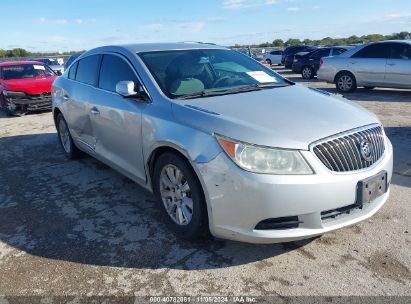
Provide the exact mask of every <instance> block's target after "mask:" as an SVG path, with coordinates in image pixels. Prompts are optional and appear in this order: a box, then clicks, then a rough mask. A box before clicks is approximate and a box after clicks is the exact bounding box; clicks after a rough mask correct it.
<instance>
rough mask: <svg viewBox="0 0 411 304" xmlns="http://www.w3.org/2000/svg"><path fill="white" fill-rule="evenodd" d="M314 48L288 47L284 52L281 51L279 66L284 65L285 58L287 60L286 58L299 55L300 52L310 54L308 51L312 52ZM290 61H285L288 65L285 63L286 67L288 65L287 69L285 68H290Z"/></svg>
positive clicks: (304, 46) (305, 46)
mask: <svg viewBox="0 0 411 304" xmlns="http://www.w3.org/2000/svg"><path fill="white" fill-rule="evenodd" d="M314 48H315V47H312V46H308V45H293V46H289V47H287V48H286V49H285V50H284V51H283V55H282V56H281V64H283V65H286V58H287V56H289V55H290V56H291V55H292V56H293V55H295V54H297V53H300V52H310V51H312V50H313V49H314ZM292 59H294V58H292ZM289 60H290V59H288V60H287V62H289V63H287V65H288V67H287V66H286V67H287V68H291V65H292V62H293V61H292V60H291V61H289Z"/></svg>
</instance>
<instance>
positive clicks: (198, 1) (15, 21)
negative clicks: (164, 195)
mask: <svg viewBox="0 0 411 304" xmlns="http://www.w3.org/2000/svg"><path fill="white" fill-rule="evenodd" d="M0 8H1V11H2V14H1V15H2V17H1V18H0V28H1V29H2V31H1V39H0V48H3V49H10V48H16V47H22V48H25V49H28V50H31V51H67V50H80V49H90V48H92V47H96V46H100V45H107V44H118V43H132V42H165V41H205V42H214V43H218V44H222V45H232V44H235V43H240V44H247V43H261V42H266V41H273V40H274V39H277V38H281V39H284V40H285V39H288V38H300V39H303V38H310V39H315V38H323V37H326V36H330V37H335V38H336V37H346V36H350V35H363V34H372V33H381V34H390V33H393V32H400V31H410V32H411V0H344V1H336V0H168V1H167V0H151V1H141V0H124V1H122V0H117V1H111V0H110V1H103V0H81V1H80V0H70V1H68V0H66V1H61V0H19V1H5V0H3V1H2V3H1V5H0Z"/></svg>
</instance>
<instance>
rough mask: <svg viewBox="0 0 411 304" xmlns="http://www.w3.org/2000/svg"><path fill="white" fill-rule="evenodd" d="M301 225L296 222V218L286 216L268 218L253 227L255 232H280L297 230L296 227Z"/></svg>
mask: <svg viewBox="0 0 411 304" xmlns="http://www.w3.org/2000/svg"><path fill="white" fill-rule="evenodd" d="M300 223H302V222H300V221H299V220H298V216H287V217H277V218H269V219H266V220H263V221H261V222H259V223H258V224H257V225H256V226H255V228H254V229H255V230H282V229H293V228H298V225H299V224H300Z"/></svg>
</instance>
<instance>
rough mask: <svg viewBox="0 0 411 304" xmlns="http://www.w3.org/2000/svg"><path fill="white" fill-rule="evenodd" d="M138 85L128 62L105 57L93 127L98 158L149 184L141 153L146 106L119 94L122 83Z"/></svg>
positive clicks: (95, 104) (94, 107)
mask: <svg viewBox="0 0 411 304" xmlns="http://www.w3.org/2000/svg"><path fill="white" fill-rule="evenodd" d="M126 80H128V81H133V82H134V83H135V84H136V86H139V81H138V78H137V76H136V73H135V72H134V70H133V68H132V66H131V65H130V64H129V63H128V61H127V60H126V59H125V58H123V57H122V56H120V55H117V54H104V55H103V59H102V62H101V70H100V78H99V88H98V89H96V90H95V94H94V95H95V96H94V97H93V106H92V108H91V112H90V113H91V123H92V127H93V130H94V131H95V134H96V138H97V142H96V149H95V150H96V154H97V155H98V156H99V157H101V158H103V159H104V160H106V161H107V162H108V163H110V164H111V165H113V166H114V167H117V168H119V169H121V170H123V171H124V172H125V173H127V174H128V175H131V176H132V177H134V178H137V179H139V180H141V181H145V180H146V174H145V166H144V161H143V152H142V134H141V132H142V130H141V118H142V112H143V111H144V109H145V107H146V106H148V104H147V102H145V101H142V100H135V99H131V98H124V97H123V96H121V95H119V94H117V93H116V92H115V90H116V84H117V83H118V82H119V81H126Z"/></svg>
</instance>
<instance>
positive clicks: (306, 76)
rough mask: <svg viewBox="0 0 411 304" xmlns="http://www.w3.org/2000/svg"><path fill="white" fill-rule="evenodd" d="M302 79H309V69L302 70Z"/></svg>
mask: <svg viewBox="0 0 411 304" xmlns="http://www.w3.org/2000/svg"><path fill="white" fill-rule="evenodd" d="M303 77H304V78H306V79H309V78H311V69H310V68H304V69H303Z"/></svg>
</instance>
